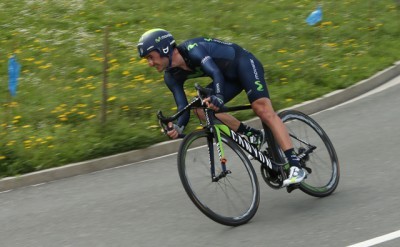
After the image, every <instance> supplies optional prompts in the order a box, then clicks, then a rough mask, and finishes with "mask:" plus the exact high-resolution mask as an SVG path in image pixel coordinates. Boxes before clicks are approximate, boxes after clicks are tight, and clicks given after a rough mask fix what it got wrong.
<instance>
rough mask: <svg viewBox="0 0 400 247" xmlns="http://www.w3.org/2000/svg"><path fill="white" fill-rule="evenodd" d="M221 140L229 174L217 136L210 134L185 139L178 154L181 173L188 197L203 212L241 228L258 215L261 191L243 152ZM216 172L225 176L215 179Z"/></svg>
mask: <svg viewBox="0 0 400 247" xmlns="http://www.w3.org/2000/svg"><path fill="white" fill-rule="evenodd" d="M221 138H222V142H223V143H222V144H223V149H224V152H225V158H226V172H223V171H222V166H221V162H220V160H219V156H218V152H217V147H216V144H215V142H214V138H213V135H212V134H211V133H210V132H209V131H207V130H199V131H195V132H193V133H191V134H189V135H187V136H186V137H185V139H184V140H183V142H182V144H181V146H180V149H179V153H178V171H179V176H180V179H181V182H182V184H183V187H184V188H185V191H186V193H187V194H188V196H189V198H190V199H191V200H192V202H193V203H194V204H195V205H196V207H197V208H198V209H199V210H200V211H201V212H203V213H204V214H205V215H206V216H207V217H209V218H210V219H212V220H214V221H216V222H218V223H221V224H224V225H229V226H238V225H242V224H244V223H246V222H248V221H249V220H250V219H251V218H253V216H254V215H255V213H256V211H257V209H258V205H259V202H260V190H259V185H258V180H257V177H256V173H255V171H254V169H253V167H252V165H251V162H250V161H249V159H248V158H247V156H246V155H245V154H244V152H243V151H242V149H240V147H239V146H238V145H237V144H236V143H235V142H233V141H232V140H231V139H229V138H228V137H226V136H224V135H222V136H221ZM211 160H213V161H214V164H215V165H214V167H212V166H211ZM212 170H214V171H215V174H216V175H218V174H224V175H223V176H221V177H220V178H219V179H212V176H211V171H212Z"/></svg>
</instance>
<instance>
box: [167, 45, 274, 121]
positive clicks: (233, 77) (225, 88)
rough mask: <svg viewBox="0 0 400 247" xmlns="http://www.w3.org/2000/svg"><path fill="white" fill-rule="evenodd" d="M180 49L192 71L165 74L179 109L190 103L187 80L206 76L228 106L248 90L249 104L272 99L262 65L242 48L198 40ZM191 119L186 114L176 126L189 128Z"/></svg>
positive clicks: (175, 71)
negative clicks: (186, 86)
mask: <svg viewBox="0 0 400 247" xmlns="http://www.w3.org/2000/svg"><path fill="white" fill-rule="evenodd" d="M177 49H178V51H179V53H180V54H181V55H182V57H183V59H184V60H185V62H186V65H187V66H188V67H189V68H190V71H187V70H183V69H181V68H177V67H173V68H170V69H168V70H167V71H165V73H164V81H165V83H166V84H167V86H168V88H169V89H170V90H171V92H172V93H173V95H174V98H175V102H176V105H177V107H178V110H181V109H182V108H184V107H185V106H186V105H187V104H188V101H187V98H186V94H185V91H184V83H185V81H187V80H188V79H191V78H198V77H205V76H206V77H211V78H212V83H210V84H209V85H208V87H211V88H213V89H214V93H215V94H219V95H222V96H223V98H224V102H225V103H226V102H229V101H230V100H231V99H232V98H234V97H235V96H236V95H238V94H239V93H240V92H241V91H242V90H245V91H246V93H247V96H248V99H249V101H250V103H252V102H253V101H255V100H257V99H259V98H262V97H267V98H269V94H268V90H267V85H266V82H265V79H264V69H263V66H262V64H261V63H260V62H259V61H258V60H257V59H256V58H255V57H254V56H253V55H252V54H251V53H250V52H248V51H246V50H245V49H243V48H242V47H240V46H238V45H236V44H234V43H228V42H224V41H221V40H218V39H208V38H195V39H190V40H187V41H185V42H183V43H182V44H180V45H178V46H177ZM189 117H190V113H189V112H187V113H186V114H184V115H182V116H181V117H180V118H179V119H178V122H177V124H178V125H179V126H186V125H187V123H188V122H189Z"/></svg>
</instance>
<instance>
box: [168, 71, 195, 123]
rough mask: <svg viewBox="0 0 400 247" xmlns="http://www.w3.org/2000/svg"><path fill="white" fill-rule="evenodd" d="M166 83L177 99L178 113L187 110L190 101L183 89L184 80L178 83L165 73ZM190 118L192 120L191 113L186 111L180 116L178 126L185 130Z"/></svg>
mask: <svg viewBox="0 0 400 247" xmlns="http://www.w3.org/2000/svg"><path fill="white" fill-rule="evenodd" d="M164 81H165V83H166V84H167V86H168V88H169V90H170V91H171V92H172V94H173V95H174V99H175V103H176V106H177V108H178V111H180V110H181V109H183V108H185V106H187V104H188V101H187V99H186V93H185V90H184V89H183V83H184V80H179V81H177V80H176V79H174V78H173V77H172V76H171V74H169V73H165V74H164ZM189 118H190V111H186V112H185V113H184V114H183V115H182V116H180V117H179V118H178V121H177V122H176V125H178V126H179V127H183V128H184V127H185V126H186V125H187V124H188V122H189Z"/></svg>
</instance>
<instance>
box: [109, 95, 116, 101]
mask: <svg viewBox="0 0 400 247" xmlns="http://www.w3.org/2000/svg"><path fill="white" fill-rule="evenodd" d="M116 99H117V97H116V96H111V97H109V98H108V99H107V101H108V102H110V101H114V100H116Z"/></svg>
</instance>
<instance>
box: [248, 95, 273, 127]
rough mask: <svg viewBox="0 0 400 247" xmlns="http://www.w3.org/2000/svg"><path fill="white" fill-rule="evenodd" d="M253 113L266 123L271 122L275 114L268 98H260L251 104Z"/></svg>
mask: <svg viewBox="0 0 400 247" xmlns="http://www.w3.org/2000/svg"><path fill="white" fill-rule="evenodd" d="M251 106H252V108H253V111H254V113H255V114H256V115H257V116H259V117H260V118H261V119H262V120H265V121H267V123H268V122H271V121H273V120H274V119H275V118H276V117H277V114H276V112H275V111H274V108H273V107H272V104H271V101H270V100H269V99H268V98H260V99H258V100H255V101H254V102H253V103H252V104H251Z"/></svg>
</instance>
